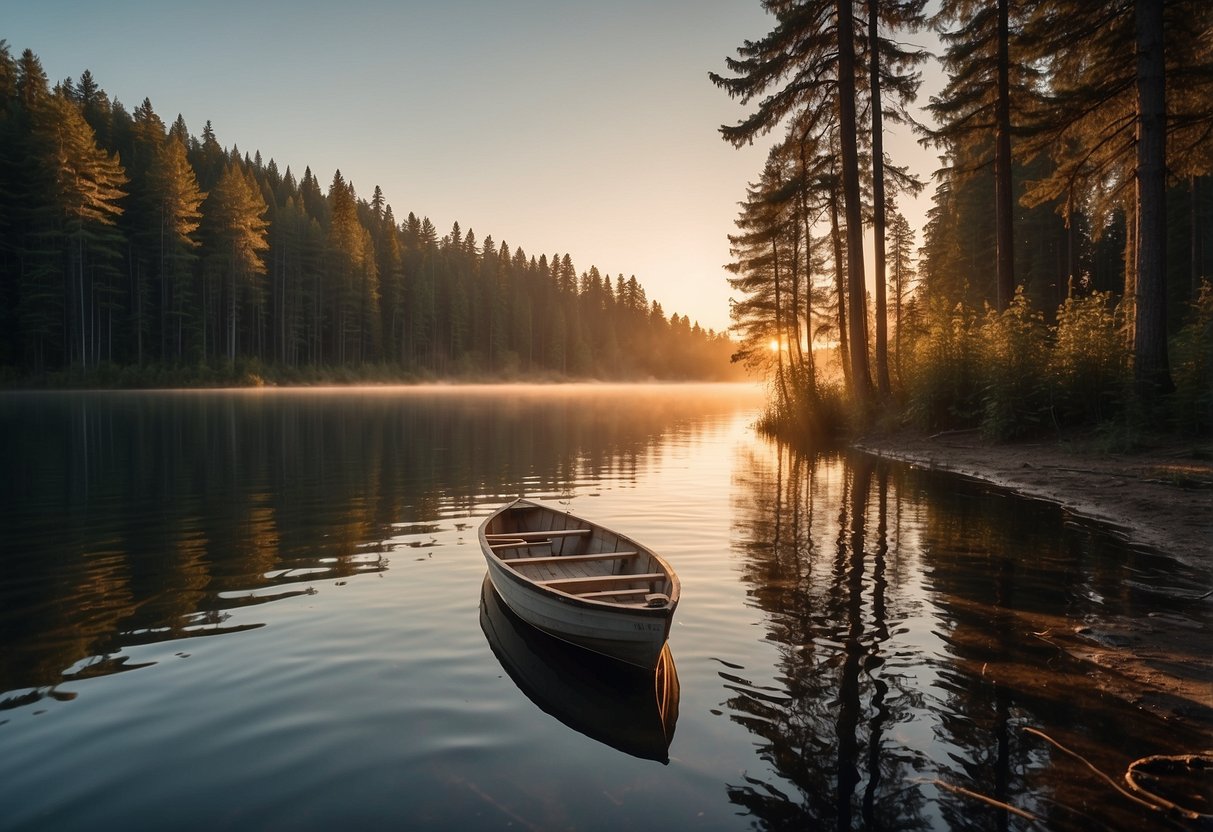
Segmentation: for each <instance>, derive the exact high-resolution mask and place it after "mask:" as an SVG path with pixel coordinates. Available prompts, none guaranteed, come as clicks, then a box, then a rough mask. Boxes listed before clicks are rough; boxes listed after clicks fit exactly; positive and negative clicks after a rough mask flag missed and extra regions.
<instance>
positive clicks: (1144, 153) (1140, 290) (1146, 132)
mask: <svg viewBox="0 0 1213 832" xmlns="http://www.w3.org/2000/svg"><path fill="white" fill-rule="evenodd" d="M1162 6H1163V0H1137V228H1138V233H1137V303H1136V309H1135V315H1134V320H1135V327H1134V333H1133V380H1134V384H1135V387H1136V392H1137V395H1138V398H1139V399H1140V401H1142V402H1143V403H1147V404H1149V403H1152V402H1155V401H1157V400H1158V398H1159V397H1160V396H1162V395H1164V394H1166V393H1169V392H1171V391H1172V390H1173V389H1174V385H1173V384H1172V383H1171V373H1170V369H1169V366H1168V361H1167V282H1166V279H1167V260H1166V255H1167V182H1166V78H1165V75H1164V70H1163V13H1162V11H1163V9H1162Z"/></svg>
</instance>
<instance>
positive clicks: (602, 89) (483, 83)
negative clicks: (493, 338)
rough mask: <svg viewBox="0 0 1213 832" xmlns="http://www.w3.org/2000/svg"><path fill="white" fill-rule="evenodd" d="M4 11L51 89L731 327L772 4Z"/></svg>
mask: <svg viewBox="0 0 1213 832" xmlns="http://www.w3.org/2000/svg"><path fill="white" fill-rule="evenodd" d="M0 21H2V23H0V38H4V39H6V40H7V41H8V43H9V48H10V50H11V51H12V52H13V53H14V54H20V52H21V51H22V50H23V49H26V48H29V49H32V50H33V51H34V52H35V53H36V54H37V55H38V56H39V58H41V60H42V64H43V67H44V68H45V69H46V72H47V75H48V77H49V78H50V79H51V82H52V83H54V82H55V81H58V80H62V79H63V78H65V77H68V76H71V77H72V78H78V77H79V76H80V73H81V72H82V71H83V70H85V69H89V70H91V71H92V73H93V76H94V77H95V78H96V80H97V82H98V83H99V84H100V85H101V87H102V88H103V89H105V91H106V92H107V93H108V94H109V95H110V97H111V98H116V99H118V100H120V101H121V102H122V103H123V104H124V105H125V106H126V107H127V109H128V110H133V109H134V108H135V106H137V105H138V104H139V103H140V102H141V101H142V100H143V98H144V97H148V98H150V99H151V102H152V106H153V107H154V108H155V110H156V112H157V113H159V114H160V116H161V118H163V119H164V120H165V122H170V121H172V120H173V119H174V118H175V117H176V116H177V114H178V113H180V114H181V115H183V116H184V118H185V122H186V125H187V126H188V127H189V130H190V132H191V133H193V134H194V135H198V134H200V133H201V131H202V127H203V125H204V124H205V123H206V121H207V120H208V119H209V120H210V121H211V123H212V126H213V127H214V130H215V133H216V135H217V137H218V139H219V142H220V143H221V144H222V145H224V146H225V147H230V146H231V145H232V144H236V145H237V146H239V148H240V149H241V150H242V151H247V152H249V153H250V154H251V153H252V152H253V151H255V150H260V151H261V153H262V155H263V156H264V157H265V158H266V159H269V158H271V157H272V158H274V159H275V160H276V161H277V162H278V165H279V167H280V168H285V167H286V166H288V165H289V166H290V167H291V169H292V171H294V172H295V173H296V175H298V174H301V173H302V172H303V168H304V167H305V166H308V165H310V166H311V168H312V171H313V172H314V173H315V174H316V175H317V177H319V179H320V181H321V184H322V186H323V187H325V188H326V189H327V187H328V183H329V182H330V180H331V179H332V175H333V171H334V170H336V169H338V168H340V170H341V172H342V174H343V176H344V177H345V178H346V179H347V180H349V181H352V182H353V183H354V186H355V187H356V189H357V192H358V195H359V196H360V197H364V198H369V196H370V194H371V191H372V190H373V189H374V187H375V185H379V186H380V187H381V188H382V189H383V192H384V194H385V196H386V198H387V201H388V202H389V203H390V204H391V205H392V208H393V211H394V212H395V214H396V217H397V218H398V219H403V218H404V217H406V216H407V215H408V213H409V212H410V211H412V212H415V213H416V214H417V215H418V216H419V217H420V216H428V217H429V218H430V220H431V221H432V222H433V223H434V225H435V226H436V227H437V228H438V230H439V233H440V234H445V233H446V232H447V231H449V230H450V228H451V224H452V223H453V222H455V221H458V222H459V224H460V226H461V228H462V229H463V230H464V231H465V232H466V231H467V230H468V229H469V228H471V229H473V230H474V231H475V233H476V237H477V240H479V241H481V242H483V240H484V237H485V235H487V234H491V235H492V237H493V240H494V241H495V243H496V244H497V245H500V244H501V242H502V241H505V242H507V243H509V244H510V246H511V247H513V248H516V247H518V246H521V247H522V248H523V249H524V250H525V251H526V252H527V254H528V255H532V254H533V255H535V256H538V255H540V254H547V255H548V256H549V257H550V256H551V255H552V254H553V253H556V252H559V253H561V254H564V253H565V252H567V253H569V254H570V255H571V257H572V259H573V264H574V265H575V266H576V268H577V270H578V271H579V272H580V271H584V270H586V269H588V268H589V267H590V266H591V265H596V266H598V268H599V269H600V270H601V271H603V272H604V273H609V274H611V275H612V276H614V275H618V274H620V273H622V274H623V275H624V276H625V277H628V276H630V275H633V274H635V275H636V277H637V279H638V280H639V281H640V282H641V284H642V285H644V287H645V288H646V290H647V291H648V294H649V298H650V299H651V300H657V301H660V302H661V303H662V305H663V306H664V308H665V310H666V313H667V314H669V313H671V312H679V313H680V314H687V315H690V317H691V318H692V319H693V320H698V321H699V322H700V323H702V325H703V326H705V327H712V328H714V329H723V328H725V327H727V326H728V297H729V294H730V291H729V287H728V285H727V283H726V282H725V278H726V272H725V271H724V269H723V264H724V263H726V262H728V260H729V252H728V240H727V238H726V235H728V234H729V233H731V232H733V231H734V230H735V228H734V226H733V220H734V219H735V218H736V216H737V203H738V201H739V200H741V199H742V198H743V197H744V195H745V186H746V183H747V182H748V181H750V180H752V179H755V178H756V177H757V176H758V174H759V173H760V171H761V168H762V163H763V161H764V159H765V156H766V145H765V144H764V145H762V146H758V145H756V146H754V147H749V148H744V149H742V150H735V149H733V148H732V147H731V146H729V145H727V144H726V143H725V142H724V141H722V140H721V139H720V137H719V134H718V133H717V132H716V130H717V127H718V126H719V125H720V124H722V123H726V122H728V123H732V122H735V121H737V120H738V119H739V118H740V117H741V116H742V115H743V114H744V110H743V108H742V107H741V106H740V105H739V104H737V103H736V102H733V101H731V100H730V99H729V98H728V96H727V95H725V94H724V93H723V92H722V91H720V90H718V89H716V88H715V87H714V86H712V84H711V82H709V81H708V78H707V73H708V72H709V70H716V71H723V70H724V59H725V57H726V56H727V55H732V54H734V52H735V50H736V48H737V46H738V45H739V44H740V43H741V42H742V41H743V40H744V39H745V38H757V37H759V36H761V35H762V34H764V33H765V32H766V31H767V30H768V29H769V28H770V22H771V20H770V18H768V17H767V16H766V15H765V14H764V13H763V12H762V10H761V7H760V6H759V3H758V0H611V1H610V2H595V1H594V0H425V2H403V0H401V1H400V2H390V1H389V0H379V2H362V1H361V0H347V2H343V3H334V2H323V3H321V2H309V1H308V0H289V1H288V0H257V2H226V0H225V1H224V2H218V1H217V0H207V2H177V0H104V1H103V2H92V3H84V2H63V0H37V1H36V2H34V1H33V0H0ZM886 141H887V142H888V145H887V148H888V151H889V152H890V153H891V154H893V155H894V157H895V158H897V159H899V160H903V159H907V158H909V159H910V161H911V163H912V165H913V166H914V167H915V168H916V169H917V170H918V171H919V172H920V173H922V174H923V175H928V174H929V173H930V171H931V170H932V169H933V167H934V161H935V159H934V155H933V153H931V152H928V151H923V150H921V149H920V148H918V147H917V145H916V144H914V142H913V140H912V139H911V138H909V137H908V136H906V137H899V136H892V137H890V139H886ZM907 154H909V156H907ZM911 157H912V158H911ZM928 196H929V193H928V194H927V195H924V196H923V197H922V198H921V199H920V200H919V201H918V204H916V205H910V206H907V207H906V214H907V216H908V217H909V218H910V220H911V223H912V224H914V225H915V226H916V227H918V226H920V218H921V215H922V214H923V213H924V212H925V207H926V205H927V198H928Z"/></svg>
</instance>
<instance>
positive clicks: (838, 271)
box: [830, 183, 851, 391]
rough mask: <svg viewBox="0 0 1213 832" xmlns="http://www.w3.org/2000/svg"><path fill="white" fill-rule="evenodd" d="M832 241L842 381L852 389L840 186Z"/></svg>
mask: <svg viewBox="0 0 1213 832" xmlns="http://www.w3.org/2000/svg"><path fill="white" fill-rule="evenodd" d="M830 239H831V241H832V242H833V244H834V291H835V293H836V294H837V295H838V360H839V362H840V363H841V364H842V379H843V383H844V384H845V385H846V388H847V390H848V391H849V390H850V389H851V351H850V346H849V344H848V342H847V291H846V280H845V278H844V277H843V271H842V263H843V255H842V230H841V228H840V227H839V224H838V184H837V183H835V184H834V185H833V187H832V190H831V191H830Z"/></svg>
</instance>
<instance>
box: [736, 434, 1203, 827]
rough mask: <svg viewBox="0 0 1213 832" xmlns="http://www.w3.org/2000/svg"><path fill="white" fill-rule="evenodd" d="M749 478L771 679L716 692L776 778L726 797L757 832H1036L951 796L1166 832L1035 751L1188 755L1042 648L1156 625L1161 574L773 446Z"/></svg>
mask: <svg viewBox="0 0 1213 832" xmlns="http://www.w3.org/2000/svg"><path fill="white" fill-rule="evenodd" d="M743 468H744V469H745V470H744V472H743V473H742V474H741V475H740V478H741V480H742V483H741V486H742V488H741V491H742V494H743V496H742V498H741V499H740V500H739V501H738V504H737V508H736V512H735V516H736V518H737V519H736V529H735V536H736V538H737V539H738V541H739V543H738V546H739V547H740V551H741V553H742V555H743V560H742V563H743V579H744V581H745V582H746V583H747V584H748V585H749V594H750V597H751V598H752V599H753V602H754V603H755V604H756V605H757V606H758V607H759V608H761V609H762V610H763V611H764V612H765V613H766V616H767V621H766V622H765V628H766V631H767V637H768V639H770V640H771V641H772V642H773V643H774V644H775V645H777V647H778V651H779V660H778V664H777V666H776V668H775V670H774V674H775V675H774V680H773V682H772V683H768V684H764V683H763V681H762V680H760V679H756V680H751V679H747V678H746V674H745V669H744V668H737V669H735V670H734V672H731V673H727V674H721V675H722V677H723V678H724V679H725V687H726V689H727V690H728V691H729V694H728V696H729V698H728V700H727V702H726V705H727V708H728V710H729V714H730V718H731V719H733V720H734V721H736V722H738V723H740V724H742V725H744V726H745V727H746V728H747V729H748V730H749V731H751V732H752V733H753V734H754V735H755V736H756V737H757V738H758V739H759V744H758V753H759V756H760V757H761V758H762V760H763V761H764V762H765V763H767V764H768V765H769V766H770V770H771V774H769V775H766V776H758V775H753V774H750V775H747V776H746V778H745V780H744V782H742V783H740V784H737V785H733V786H730V787H729V796H730V799H731V800H732V801H733V802H734V803H736V804H738V805H740V806H742V807H744V808H745V809H746V810H747V811H748V812H749V813H750V814H751V815H752V816H753V817H754V818H755V820H756V823H757V825H758V826H759V827H760V828H769V829H783V828H793V827H795V828H838V829H853V828H864V829H880V828H885V829H914V828H936V827H941V828H952V829H989V830H1002V829H1027V828H1032V825H1031V823H1030V822H1029V821H1027V820H1026V819H1024V818H1022V817H1019V816H1017V815H1015V814H1013V813H1011V812H1008V811H1006V810H1005V809H1001V808H998V807H996V806H992V805H989V804H986V803H982V802H980V801H979V800H976V799H974V798H973V797H972V796H968V795H964V794H961V793H959V792H957V791H954V790H950V789H949V788H947V787H945V786H940V785H938V783H940V782H942V783H945V784H948V785H949V786H956V787H961V788H964V789H968V790H970V791H971V792H974V793H977V794H980V795H985V796H987V797H990V798H992V799H994V800H998V801H1002V802H1004V803H1007V804H1010V805H1011V806H1015V807H1017V808H1020V809H1024V810H1027V811H1029V812H1031V813H1033V814H1034V815H1036V816H1037V817H1039V818H1041V819H1043V820H1044V822H1045V824H1046V825H1047V827H1048V828H1057V829H1084V828H1091V827H1094V828H1100V827H1101V826H1102V827H1107V828H1135V827H1137V828H1142V827H1144V826H1146V825H1151V824H1153V825H1157V824H1158V823H1160V822H1162V821H1161V819H1159V818H1156V817H1154V816H1151V815H1149V814H1148V813H1147V814H1146V815H1144V816H1143V814H1142V812H1141V810H1140V809H1137V808H1136V807H1134V806H1132V805H1131V804H1128V803H1127V802H1125V801H1124V800H1122V799H1120V798H1118V797H1116V795H1115V794H1114V793H1112V792H1111V791H1110V790H1109V788H1108V787H1107V786H1106V785H1104V784H1103V783H1101V782H1099V781H1098V780H1097V779H1095V778H1093V777H1092V776H1091V775H1090V772H1089V771H1085V770H1084V769H1083V766H1082V764H1081V763H1080V762H1077V761H1075V760H1072V759H1070V758H1067V757H1065V756H1063V755H1061V754H1058V753H1055V752H1054V751H1053V749H1052V748H1051V747H1049V746H1048V745H1047V744H1045V743H1044V742H1042V741H1039V740H1038V739H1036V738H1034V737H1032V736H1031V735H1028V734H1026V733H1025V732H1024V731H1023V728H1024V727H1025V726H1033V727H1036V728H1039V729H1041V730H1044V731H1045V732H1046V733H1049V734H1050V735H1052V736H1054V737H1057V738H1059V739H1062V740H1063V741H1065V742H1066V744H1067V745H1069V746H1070V747H1073V748H1076V749H1077V750H1079V751H1080V752H1081V753H1082V754H1083V755H1084V756H1086V757H1087V758H1088V759H1090V760H1092V761H1093V762H1095V763H1096V765H1098V766H1099V767H1100V768H1102V769H1104V770H1105V771H1109V772H1111V773H1113V775H1117V774H1119V772H1121V771H1123V770H1124V766H1125V765H1126V764H1127V763H1128V762H1129V761H1130V760H1132V759H1134V758H1136V757H1138V756H1143V755H1145V754H1147V753H1168V752H1169V753H1175V752H1178V751H1182V750H1192V749H1191V748H1188V749H1184V748H1183V747H1182V742H1183V740H1184V737H1183V731H1178V732H1177V731H1176V730H1175V729H1174V728H1173V727H1170V726H1167V725H1166V724H1165V723H1164V721H1163V720H1161V719H1157V718H1154V717H1152V716H1150V715H1149V714H1143V713H1141V712H1140V711H1139V710H1138V709H1136V708H1134V707H1133V706H1132V705H1131V704H1130V703H1126V702H1124V701H1122V700H1119V699H1116V698H1114V697H1106V696H1104V695H1102V693H1101V691H1100V690H1099V688H1098V687H1097V685H1096V684H1095V683H1093V682H1092V681H1091V679H1090V678H1089V676H1088V672H1087V670H1086V669H1085V668H1084V667H1082V666H1080V665H1079V664H1078V662H1076V661H1075V660H1073V659H1071V658H1069V657H1068V656H1066V655H1065V654H1064V653H1062V652H1061V651H1059V650H1058V649H1057V647H1056V646H1055V645H1053V644H1051V643H1050V642H1049V641H1048V640H1047V638H1040V637H1038V635H1039V634H1040V631H1043V630H1047V628H1049V627H1051V626H1055V627H1066V628H1072V627H1073V626H1074V624H1073V622H1074V621H1076V620H1077V621H1090V620H1093V619H1094V618H1097V617H1104V618H1106V617H1109V616H1127V617H1129V618H1133V617H1134V616H1136V617H1138V618H1144V617H1145V616H1146V611H1147V610H1151V609H1158V608H1159V607H1160V606H1165V605H1164V604H1163V603H1162V602H1161V600H1160V599H1161V597H1162V596H1160V595H1158V594H1156V593H1155V592H1154V591H1152V590H1150V589H1149V588H1148V586H1147V585H1146V582H1144V581H1142V580H1141V578H1142V576H1143V575H1145V574H1147V573H1156V572H1157V570H1159V569H1160V568H1162V567H1161V566H1160V565H1159V564H1158V563H1157V559H1156V558H1152V556H1148V555H1143V554H1142V553H1134V552H1131V551H1129V550H1126V549H1125V548H1124V547H1121V546H1119V545H1117V544H1116V543H1115V542H1113V541H1110V540H1109V539H1108V538H1106V537H1104V536H1101V535H1099V534H1096V533H1094V532H1093V531H1092V530H1090V529H1084V528H1082V527H1078V526H1074V525H1072V524H1066V523H1064V522H1063V519H1062V517H1061V516H1060V513H1059V512H1058V511H1057V510H1056V509H1054V508H1051V507H1048V506H1034V505H1031V504H1028V503H1025V502H1023V501H1021V500H1016V499H1013V498H1009V497H1005V496H1002V495H1000V494H996V493H989V492H987V491H985V490H983V489H981V488H979V487H976V486H972V485H966V484H963V483H960V482H959V481H957V480H954V479H949V478H940V477H937V476H934V475H930V474H928V473H920V472H915V471H912V470H910V469H906V468H903V467H893V468H889V467H886V466H885V465H884V464H882V463H877V462H874V461H872V460H871V459H870V458H855V459H849V458H837V457H835V458H828V457H819V458H816V459H806V458H804V457H798V456H797V455H795V454H794V453H792V452H790V451H788V450H787V449H783V448H779V449H777V454H776V455H775V456H774V457H773V458H772V459H771V462H770V463H768V462H766V460H760V459H755V460H753V461H751V462H750V463H749V464H748V465H744V466H743ZM1166 568H1170V569H1174V568H1175V565H1174V562H1168V564H1167V566H1166ZM1045 635H1047V633H1046V634H1045ZM1187 739H1188V740H1189V742H1190V740H1191V738H1190V737H1189V738H1187ZM1177 746H1178V747H1177ZM1162 828H1167V827H1162Z"/></svg>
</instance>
